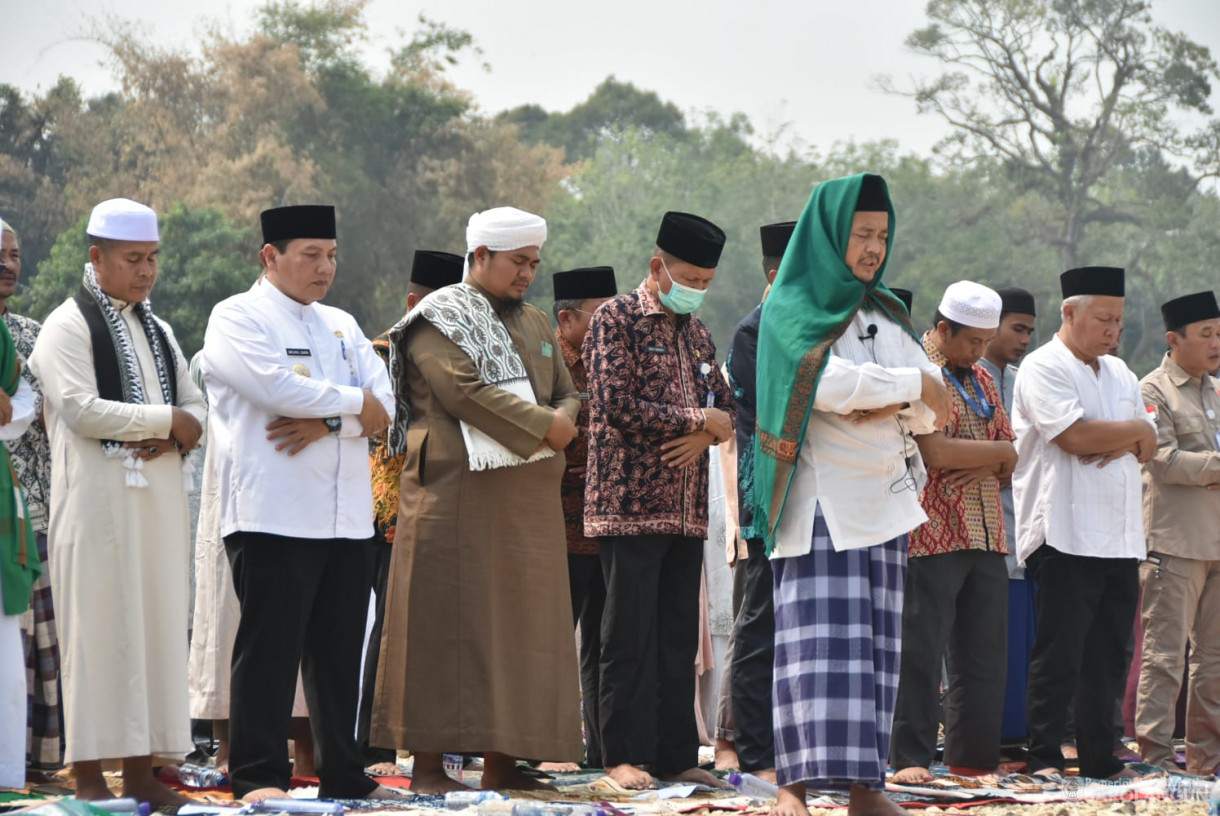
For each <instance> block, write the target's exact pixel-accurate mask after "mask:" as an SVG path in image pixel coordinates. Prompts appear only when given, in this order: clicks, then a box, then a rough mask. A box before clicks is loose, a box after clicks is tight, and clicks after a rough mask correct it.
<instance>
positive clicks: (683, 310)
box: [657, 258, 707, 314]
mask: <svg viewBox="0 0 1220 816" xmlns="http://www.w3.org/2000/svg"><path fill="white" fill-rule="evenodd" d="M658 260H659V261H660V262H661V268H662V269H664V270H665V275H666V276H667V277H668V278H669V284H670V286H669V291H668V292H662V291H661V287H659V286H658V287H657V295H658V296H659V297H660V299H661V305H662V306H664V307H665V308H666V309H669V310H670V311H671V312H673V313H674V314H690V313H691V312H693V311H695V309H698V308H699V307H700V306H701V305H703V299H704V298H705V297H707V290H706V289H696V288H694V287H693V286H686V285H684V284H681V283H678V282H677V281H676V280H674V276H673V275H670V274H669V267H668V266H666V265H665V259H664V258H658Z"/></svg>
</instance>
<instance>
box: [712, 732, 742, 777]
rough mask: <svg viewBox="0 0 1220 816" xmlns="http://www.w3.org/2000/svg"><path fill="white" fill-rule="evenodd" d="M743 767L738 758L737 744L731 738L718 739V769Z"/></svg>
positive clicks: (725, 769) (727, 769) (726, 769)
mask: <svg viewBox="0 0 1220 816" xmlns="http://www.w3.org/2000/svg"><path fill="white" fill-rule="evenodd" d="M740 767H741V761H740V760H739V759H737V746H736V745H734V744H733V742H732V741H731V740H726V739H717V740H716V770H718V771H732V770H735V769H737V768H740Z"/></svg>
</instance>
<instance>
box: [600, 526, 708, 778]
mask: <svg viewBox="0 0 1220 816" xmlns="http://www.w3.org/2000/svg"><path fill="white" fill-rule="evenodd" d="M601 562H602V570H603V572H604V573H605V578H606V609H605V612H604V614H603V615H602V652H601V675H602V676H601V709H600V716H601V731H602V753H603V759H604V761H605V764H606V767H613V766H615V765H622V764H624V763H630V764H632V765H645V764H649V763H651V764H652V765H653V770H654V772H655V773H658V774H674V773H680V772H682V771H685V770H688V769H690V768H693V767H695V766H697V765H698V764H699V727H698V725H697V723H696V722H695V653H696V651H698V646H699V583H700V574H701V570H702V568H703V541H702V540H701V539H698V538H687V537H683V536H677V535H642V536H621V537H619V536H615V537H607V538H603V539H601Z"/></svg>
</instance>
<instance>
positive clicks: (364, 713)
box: [356, 536, 398, 765]
mask: <svg viewBox="0 0 1220 816" xmlns="http://www.w3.org/2000/svg"><path fill="white" fill-rule="evenodd" d="M374 541H375V542H376V543H375V544H374V545H373V592H374V593H375V596H374V601H373V604H374V605H373V610H374V618H373V626H372V628H371V629H370V630H369V651H368V654H366V655H365V656H364V681H363V682H362V683H361V688H360V722H359V726H358V727H357V730H356V736H357V738H358V739H359V741H360V752H361V754H362V755H363V756H364V762H365V764H367V765H376V764H377V763H379V762H394V761H395V760H396V759H397V758H398V755H397V753H396V752H395V751H394V749H393V748H376V747H373V746H372V745H370V744H369V726H370V724H371V723H372V720H373V695H374V692H376V690H377V661H378V660H379V659H380V657H381V630H382V628H383V627H384V625H385V592H386V585H387V584H388V583H389V581H390V556H391V555H392V554H393V551H392V550H391V548H390V545H389V544H387V543H385V540H384V539H383V538H381V537H380V536H378V537H377V538H376V539H374Z"/></svg>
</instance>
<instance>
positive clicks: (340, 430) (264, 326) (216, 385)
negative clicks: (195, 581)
mask: <svg viewBox="0 0 1220 816" xmlns="http://www.w3.org/2000/svg"><path fill="white" fill-rule="evenodd" d="M262 227H263V239H264V241H265V245H264V246H263V249H262V261H263V266H264V268H265V270H266V271H265V274H264V276H263V278H262V279H261V280H260V281H259V283H258V284H257V285H256V286H254V287H253V288H252V289H250V290H249V291H248V292H244V293H242V294H240V295H235V296H234V297H231V298H229V299H227V300H225V301H223V302H221V303H220V304H218V305H217V306H216V308H215V309H213V311H212V316H211V319H210V320H209V322H208V329H207V334H206V336H205V339H204V347H203V370H204V379H205V382H206V383H207V387H208V395H209V397H210V401H211V406H212V410H213V412H214V413H213V417H212V425H213V428H214V433H215V437H214V439H213V440H212V441H211V444H212V445H214V446H215V447H214V450H215V452H216V467H217V475H218V477H219V478H218V481H219V484H220V491H221V497H220V507H221V510H220V513H221V525H220V527H221V529H220V531H221V535H222V536H224V540H225V549H226V550H227V552H228V556H229V562H230V564H231V565H232V567H233V581H234V585H235V587H236V589H237V598H238V601H239V602H240V604H241V623H240V624H239V625H238V629H237V640H236V642H235V644H234V647H233V674H232V687H231V702H230V709H229V721H230V734H229V736H230V741H231V749H230V750H231V754H230V758H229V770H230V773H229V776H230V779H231V781H232V784H233V793H234V795H235V796H238V797H241V798H244V799H245V800H246V801H258V800H260V799H264V798H268V797H270V796H283V795H286V794H285V793H284V791H285V790H286V789H287V787H288V784H289V781H290V778H291V769H290V766H289V763H288V760H287V758H286V756H285V755H284V740H285V739H287V737H288V726H289V720H290V718H291V715H292V701H293V688H294V686H295V683H296V676H297V667H298V666H300V667H301V669H302V674H303V678H304V685H305V697H306V700H307V701H308V703H309V710H310V721H311V724H312V728H313V734H314V740H315V743H316V744H317V746H318V749H319V750H318V755H319V758H320V760H321V761H320V762H319V765H318V773H319V777H320V779H321V788H320V790H319V795H320V796H322V797H324V798H343V799H348V798H351V799H356V798H364V797H367V796H370V795H371V796H382V795H385V794H386V792H385V791H384V790H383V789H381V788H379V787H378V786H377V784H376V783H375V782H373V781H372V780H370V779H369V778H368V777H366V776H365V775H364V772H363V763H362V761H361V755H360V752H359V750H358V749H357V745H356V739H355V731H356V711H357V706H358V704H359V696H360V666H361V651H362V650H361V647H362V644H363V640H364V629H365V618H366V614H367V611H368V598H369V591H370V588H371V581H372V558H373V554H374V553H373V550H372V536H373V497H372V488H371V484H370V480H369V459H368V440H367V438H366V437H369V436H372V435H373V434H377V433H380V432H381V431H383V430H385V428H386V427H387V426H388V425H389V423H390V416H391V413H390V412H392V411H393V410H394V398H393V394H392V392H391V389H390V380H389V377H388V376H387V374H386V370H385V365H384V364H383V363H382V362H381V360H380V359H378V357H377V354H376V353H375V352H374V351H373V346H372V343H370V342H369V341H368V339H367V338H366V337H365V336H364V333H363V332H362V331H361V330H360V327H359V326H358V325H357V324H356V320H355V319H354V318H353V317H352V316H351V315H349V314H347V313H346V312H343V311H341V310H339V309H335V308H332V307H329V306H323V305H321V304H319V303H318V302H317V301H319V300H321V299H322V298H323V297H325V296H326V293H327V291H328V290H329V289H330V285H331V284H332V283H333V282H334V278H335V269H336V264H335V255H336V251H337V250H336V242H335V211H334V208H333V207H326V206H296V207H279V208H277V209H272V210H267V211H265V212H264V213H263V214H262Z"/></svg>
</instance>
